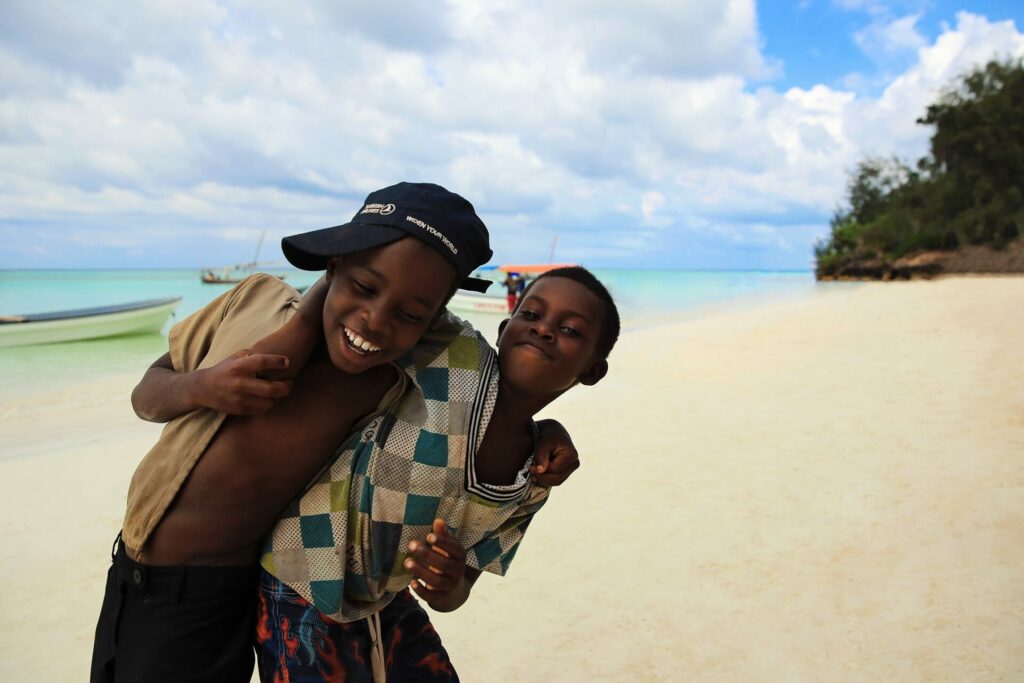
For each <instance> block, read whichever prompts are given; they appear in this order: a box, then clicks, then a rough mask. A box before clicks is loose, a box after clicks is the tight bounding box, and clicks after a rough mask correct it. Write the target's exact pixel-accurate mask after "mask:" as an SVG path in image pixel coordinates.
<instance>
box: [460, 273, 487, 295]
mask: <svg viewBox="0 0 1024 683" xmlns="http://www.w3.org/2000/svg"><path fill="white" fill-rule="evenodd" d="M493 284H494V283H493V282H491V281H490V280H484V279H482V278H478V277H467V278H466V279H465V280H463V281H462V284H461V285H459V289H468V290H469V291H471V292H486V291H487V288H488V287H490V286H491V285H493Z"/></svg>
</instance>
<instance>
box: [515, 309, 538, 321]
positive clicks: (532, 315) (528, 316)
mask: <svg viewBox="0 0 1024 683" xmlns="http://www.w3.org/2000/svg"><path fill="white" fill-rule="evenodd" d="M519 315H521V316H523V317H524V318H526V319H527V320H536V319H537V318H539V317H540V316H539V315H537V314H536V313H535V312H533V311H531V310H530V309H528V308H522V309H520V310H519Z"/></svg>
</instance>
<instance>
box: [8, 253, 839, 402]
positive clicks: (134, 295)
mask: <svg viewBox="0 0 1024 683" xmlns="http://www.w3.org/2000/svg"><path fill="white" fill-rule="evenodd" d="M275 272H278V273H280V274H285V275H286V278H287V282H289V283H291V284H292V285H294V286H297V287H298V286H302V285H309V284H311V283H312V282H313V281H314V280H315V279H316V277H317V274H316V273H309V272H303V271H298V270H280V271H275ZM492 272H493V271H492ZM594 272H595V274H596V275H597V276H598V277H600V278H601V279H602V280H603V281H604V282H605V283H606V284H607V285H608V287H609V289H610V290H611V291H612V294H613V295H614V296H615V298H616V301H617V302H618V304H619V308H620V311H621V312H622V316H623V323H624V328H625V329H626V330H629V329H637V328H640V327H649V326H652V325H657V324H661V323H664V322H667V321H674V320H679V319H680V318H684V317H688V316H694V315H700V314H701V312H702V311H706V310H708V308H709V307H717V306H720V305H722V304H723V303H734V304H735V303H739V302H752V301H757V300H762V299H771V298H778V297H792V296H801V295H810V294H813V293H814V292H816V291H819V290H821V289H822V288H831V287H836V286H837V285H835V284H831V283H830V284H820V283H816V282H815V280H814V277H813V275H812V273H811V272H810V271H782V272H768V271H679V270H617V269H595V270H594ZM494 277H498V275H497V274H496V273H495V274H494ZM838 286H842V285H838ZM228 288H229V285H206V284H202V283H201V282H200V280H199V273H198V271H196V270H192V269H188V270H33V271H11V270H8V271H0V315H11V314H17V313H39V312H44V311H57V310H67V309H75V308H89V307H92V306H102V305H108V304H117V303H124V302H127V301H136V300H140V299H156V298H160V297H167V296H181V297H182V302H181V306H180V307H179V308H178V310H177V312H176V314H175V317H174V318H172V319H171V322H172V323H173V321H174V320H176V319H180V318H182V317H184V316H186V315H188V314H189V313H191V312H193V311H195V310H197V309H199V308H201V307H202V306H203V305H205V304H206V303H207V302H208V301H210V300H211V299H213V298H214V297H216V296H217V295H219V294H220V293H221V292H224V291H226V290H227V289H228ZM495 289H497V285H496V286H495ZM460 315H463V314H461V313H460ZM464 317H468V318H470V319H471V321H472V322H473V323H474V324H475V325H476V326H477V328H478V329H480V330H481V331H483V332H484V333H485V334H486V335H487V336H488V338H491V339H493V337H494V335H495V334H496V330H497V325H498V323H499V322H500V320H501V316H496V315H487V314H482V315H476V316H472V315H469V316H464ZM164 334H166V329H165V330H164ZM166 350H167V349H166V340H165V338H164V337H163V336H162V335H155V334H151V335H141V336H133V337H120V338H111V339H97V340H90V341H80V342H69V343H64V344H50V345H43V346H29V347H19V348H10V349H0V394H6V395H10V392H11V391H17V389H18V388H19V387H26V386H30V385H32V384H38V383H40V382H44V383H45V382H56V381H62V380H67V379H71V378H73V379H75V380H85V381H87V380H89V379H91V378H93V377H98V376H101V375H104V374H106V373H109V372H122V371H135V370H137V371H138V372H139V373H140V375H141V372H142V371H143V370H144V369H145V368H146V367H147V366H148V365H149V363H151V362H152V361H153V360H154V359H156V358H157V357H158V356H160V355H161V354H162V353H164V352H165V351H166Z"/></svg>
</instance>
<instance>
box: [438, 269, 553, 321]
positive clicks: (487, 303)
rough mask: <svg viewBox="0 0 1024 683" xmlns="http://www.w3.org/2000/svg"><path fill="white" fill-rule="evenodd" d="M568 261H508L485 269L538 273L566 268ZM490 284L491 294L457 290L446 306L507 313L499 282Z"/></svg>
mask: <svg viewBox="0 0 1024 683" xmlns="http://www.w3.org/2000/svg"><path fill="white" fill-rule="evenodd" d="M571 265H572V264H570V263H510V264H502V265H500V266H498V267H497V268H496V269H495V268H487V270H498V271H500V272H502V273H518V274H519V275H540V274H541V273H544V272H547V271H549V270H552V269H554V268H566V267H568V266H571ZM495 285H498V286H496V287H494V286H492V287H491V288H490V289H491V290H492V293H491V294H487V293H478V292H465V291H462V290H459V291H458V292H456V293H455V295H454V296H452V298H451V300H450V301H449V302H448V308H449V309H451V310H453V311H463V312H470V313H499V314H502V315H508V298H507V297H506V296H505V291H504V289H503V286H502V285H501V283H500V282H496V283H495Z"/></svg>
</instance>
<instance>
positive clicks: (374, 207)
mask: <svg viewBox="0 0 1024 683" xmlns="http://www.w3.org/2000/svg"><path fill="white" fill-rule="evenodd" d="M394 212H395V205H394V204H364V205H363V209H362V211H360V212H359V214H360V215H362V214H364V213H376V214H379V215H381V216H388V215H390V214H393V213H394Z"/></svg>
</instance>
